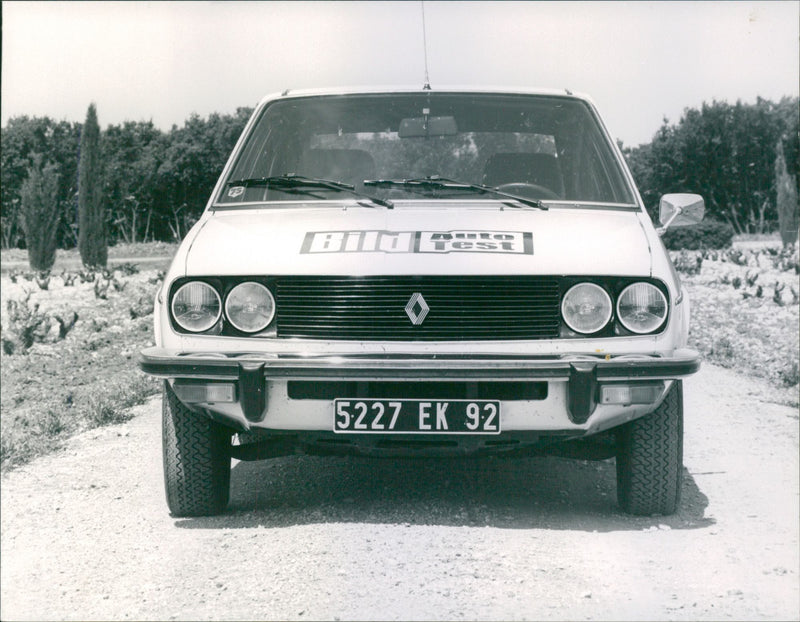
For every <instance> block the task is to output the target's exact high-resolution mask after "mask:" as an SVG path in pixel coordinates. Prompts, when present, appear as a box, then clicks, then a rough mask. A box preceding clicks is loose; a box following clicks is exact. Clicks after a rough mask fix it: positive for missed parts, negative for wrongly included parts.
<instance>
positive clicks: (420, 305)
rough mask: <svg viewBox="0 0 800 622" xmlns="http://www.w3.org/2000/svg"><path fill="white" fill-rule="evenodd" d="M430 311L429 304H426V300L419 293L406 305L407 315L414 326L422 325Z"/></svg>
mask: <svg viewBox="0 0 800 622" xmlns="http://www.w3.org/2000/svg"><path fill="white" fill-rule="evenodd" d="M430 310H431V308H430V307H429V306H428V303H427V302H425V299H424V298H423V297H422V294H420V293H419V292H415V293H414V295H413V296H411V298H409V299H408V303H407V304H406V315H407V316H408V319H409V320H411V323H412V324H413V325H414V326H419V325H420V324H422V323H423V322H424V321H425V318H426V317H427V315H428V311H430Z"/></svg>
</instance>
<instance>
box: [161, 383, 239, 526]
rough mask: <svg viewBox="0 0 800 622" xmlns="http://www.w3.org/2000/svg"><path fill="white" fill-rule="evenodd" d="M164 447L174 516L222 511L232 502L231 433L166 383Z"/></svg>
mask: <svg viewBox="0 0 800 622" xmlns="http://www.w3.org/2000/svg"><path fill="white" fill-rule="evenodd" d="M162 403H163V405H162V415H163V418H162V449H163V457H164V486H165V488H166V492H167V505H168V506H169V510H170V512H171V513H172V515H173V516H209V515H212V514H219V513H220V512H222V511H223V510H224V509H225V506H227V505H228V495H229V492H230V480H231V457H230V444H231V432H230V430H228V429H227V428H225V427H224V426H221V425H219V424H218V423H215V422H214V421H212V420H211V419H209V418H208V417H205V416H203V415H201V414H198V413H195V412H192V411H191V410H189V409H188V408H187V407H186V406H185V405H184V404H183V403H182V402H181V401H180V400H179V399H178V398H177V397H176V396H175V393H174V392H173V391H172V388H171V387H170V386H169V383H168V382H166V381H165V382H164V391H163V399H162Z"/></svg>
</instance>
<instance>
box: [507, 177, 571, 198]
mask: <svg viewBox="0 0 800 622" xmlns="http://www.w3.org/2000/svg"><path fill="white" fill-rule="evenodd" d="M497 190H500V191H502V192H508V193H509V194H516V195H518V196H521V197H523V198H525V199H560V198H561V197H559V196H558V194H557V193H555V192H553V191H552V190H550V188H546V187H545V186H540V185H539V184H529V183H527V182H524V181H516V182H512V183H510V184H502V185H500V186H497Z"/></svg>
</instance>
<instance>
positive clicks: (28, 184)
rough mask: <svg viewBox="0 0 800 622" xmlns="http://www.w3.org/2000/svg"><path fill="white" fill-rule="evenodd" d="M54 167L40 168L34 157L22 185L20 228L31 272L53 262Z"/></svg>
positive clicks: (39, 157)
mask: <svg viewBox="0 0 800 622" xmlns="http://www.w3.org/2000/svg"><path fill="white" fill-rule="evenodd" d="M58 181H59V175H58V165H57V164H54V163H52V162H50V163H48V164H47V165H45V166H44V167H43V166H42V155H41V154H38V153H37V154H35V155H34V157H33V162H32V164H31V166H30V168H29V169H28V177H27V178H26V179H25V181H24V182H23V183H22V188H21V189H20V199H21V204H22V226H23V229H24V231H25V244H26V246H27V248H28V262H29V263H30V266H31V269H33V270H38V271H41V272H46V271H49V270H50V268H52V267H53V264H54V263H55V259H56V242H57V239H56V238H57V234H58V221H59V209H58Z"/></svg>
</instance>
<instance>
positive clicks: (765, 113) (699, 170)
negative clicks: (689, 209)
mask: <svg viewBox="0 0 800 622" xmlns="http://www.w3.org/2000/svg"><path fill="white" fill-rule="evenodd" d="M799 117H800V101H798V98H797V97H784V98H782V99H781V100H780V101H779V102H777V103H775V102H772V101H769V100H766V99H762V98H758V100H757V101H756V103H755V104H743V103H742V102H737V103H736V104H728V103H726V102H717V101H715V102H713V103H710V104H707V103H704V104H703V105H702V107H701V108H700V109H699V110H698V109H696V108H687V109H686V110H685V111H684V113H683V116H682V117H681V119H680V120H679V121H678V123H674V124H670V123H669V121H668V120H667V119H664V122H663V124H662V126H661V127H660V128H659V130H658V131H657V132H656V134H655V135H654V136H653V140H652V141H651V142H649V143H647V144H644V145H640V146H638V147H635V148H623V154H624V155H625V158H626V159H627V161H628V166H629V167H630V169H631V173H632V174H633V176H634V178H635V179H636V183H637V185H638V186H639V191H640V192H641V194H642V199H643V200H644V202H645V205H646V206H647V209H648V211H649V212H650V215H651V216H652V217H656V216H657V212H658V201H659V197H660V196H661V195H662V194H665V193H667V192H693V193H697V194H700V195H702V196H703V198H704V199H705V203H706V218H708V219H711V220H712V221H718V222H723V223H728V224H729V225H730V226H731V227H733V230H734V232H735V233H770V232H775V231H778V230H781V233H782V236H784V241H786V240H789V241H796V240H797V230H798V206H797V196H798V182H799V181H800V176H799V175H798V173H800V162H798V140H800V134H798V120H799Z"/></svg>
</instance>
